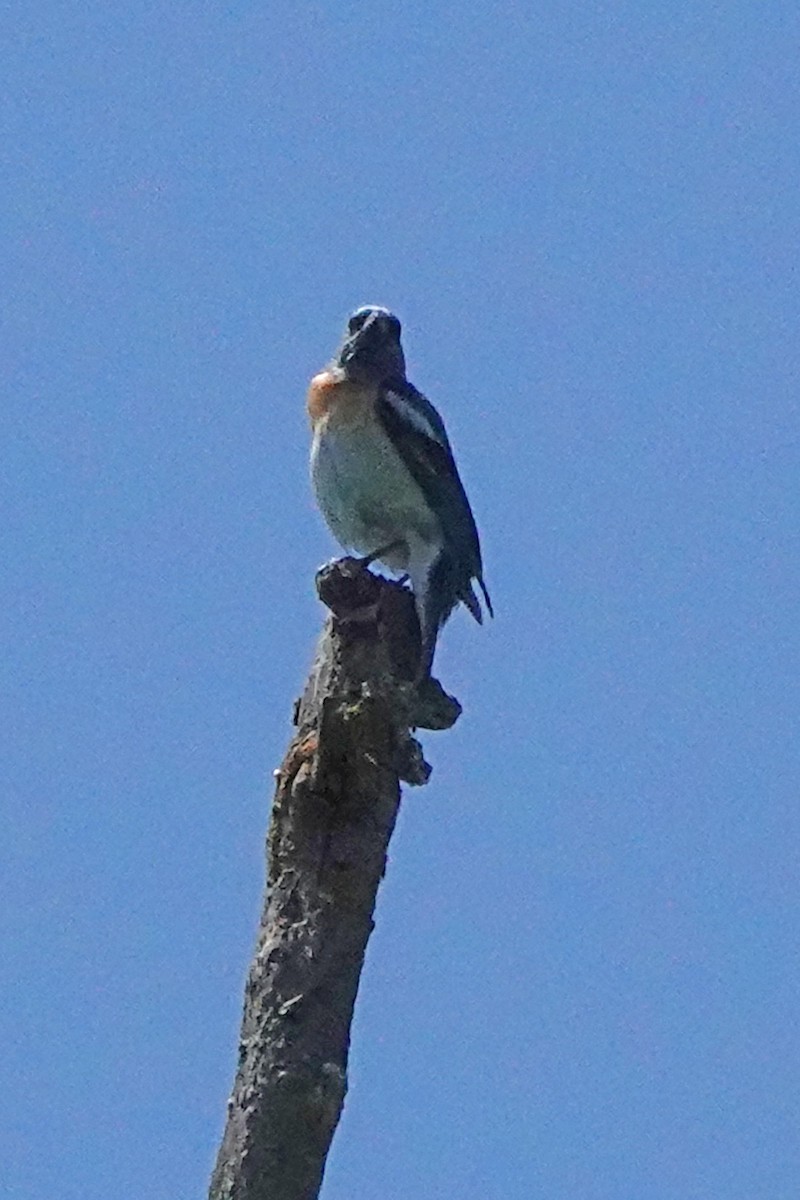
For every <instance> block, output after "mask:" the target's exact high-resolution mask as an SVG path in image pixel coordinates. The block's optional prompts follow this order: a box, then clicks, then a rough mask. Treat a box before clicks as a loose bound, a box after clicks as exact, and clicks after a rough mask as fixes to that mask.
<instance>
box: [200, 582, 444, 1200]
mask: <svg viewBox="0 0 800 1200" xmlns="http://www.w3.org/2000/svg"><path fill="white" fill-rule="evenodd" d="M317 587H318V591H319V594H320V597H321V599H322V600H323V601H324V602H325V603H326V604H327V605H328V607H329V608H330V610H331V613H332V615H331V616H330V617H329V618H328V621H327V622H326V626H325V629H324V631H323V634H322V638H321V640H320V643H319V647H318V650H317V656H316V660H315V662H314V665H313V667H312V670H311V674H310V677H309V680H308V683H307V685H306V689H305V692H304V694H303V696H302V698H301V699H300V700H299V701H298V703H297V706H296V711H295V725H296V726H297V732H296V734H295V736H294V738H293V739H292V742H291V744H290V746H289V750H288V752H287V754H286V757H285V759H284V761H283V764H282V766H281V768H280V770H279V771H276V778H277V787H276V791H275V798H274V801H273V806H272V816H271V820H270V828H269V834H268V839H267V858H268V862H267V892H266V897H265V904H264V911H263V914H262V917H261V924H260V929H259V933H258V939H257V944H256V950H255V956H254V958H253V961H252V964H251V967H250V973H249V977H248V980H247V985H246V989H245V1003H244V1018H243V1022H242V1031H241V1038H240V1043H239V1064H238V1070H237V1074H236V1080H235V1083H234V1088H233V1093H232V1095H231V1098H230V1100H229V1102H228V1118H227V1124H226V1127H225V1133H224V1136H223V1140H222V1145H221V1148H220V1151H219V1156H218V1158H217V1164H216V1167H215V1169H214V1173H213V1176H212V1180H211V1190H210V1193H209V1196H210V1200H313V1198H314V1197H316V1196H317V1195H318V1193H319V1189H320V1185H321V1182H322V1174H323V1170H324V1167H325V1158H326V1155H327V1153H328V1149H329V1147H330V1142H331V1138H332V1137H333V1133H334V1130H335V1129H336V1125H337V1123H338V1120H339V1116H340V1114H341V1110H342V1105H343V1103H344V1097H345V1092H346V1088H347V1054H348V1049H349V1042H350V1023H351V1020H352V1015H353V1007H354V1004H355V999H356V992H357V989H358V981H359V976H360V974H361V968H362V965H363V961H364V954H365V951H366V946H367V940H368V938H369V935H370V933H371V931H372V927H373V920H372V913H373V909H374V906H375V897H376V893H377V889H378V885H379V883H380V880H381V877H382V875H383V872H384V868H385V865H386V850H387V846H388V844H389V838H390V837H391V834H392V830H393V828H394V823H395V819H396V817H397V810H398V806H399V803H400V780H401V779H402V780H406V781H408V782H409V783H414V784H421V783H425V782H426V781H427V778H428V775H429V773H430V768H429V767H428V766H427V764H426V763H425V761H424V759H423V757H422V752H421V749H420V746H419V743H418V742H417V741H416V740H415V739H414V738H412V737H411V735H410V732H409V729H410V727H411V726H417V725H421V726H423V727H427V728H432V729H444V728H447V727H449V726H450V725H452V724H453V722H454V721H455V720H456V719H457V717H458V715H459V712H460V708H459V706H458V703H457V702H456V701H455V700H453V699H452V698H451V697H448V696H446V695H445V694H444V693H443V692H442V691H441V689H440V688H439V687H438V685H437V684H433V683H432V682H430V683H429V686H428V687H427V688H426V689H425V693H424V696H422V697H420V695H419V692H418V691H417V690H416V689H414V687H413V686H412V684H411V683H410V679H411V676H412V675H413V669H414V664H415V663H416V661H417V659H418V655H419V628H418V626H417V623H416V617H415V614H414V606H413V602H412V600H411V597H410V594H409V593H408V592H407V591H406V590H405V589H404V588H402V587H400V586H399V585H398V584H393V583H389V582H387V581H386V580H382V579H378V578H377V577H375V576H373V575H371V574H370V573H369V572H368V571H366V570H364V569H363V568H362V567H361V566H360V565H359V564H358V563H357V562H356V561H355V560H350V559H344V560H342V561H341V562H339V563H334V564H331V565H330V566H329V567H326V568H323V570H322V571H321V572H320V573H319V575H318V576H317Z"/></svg>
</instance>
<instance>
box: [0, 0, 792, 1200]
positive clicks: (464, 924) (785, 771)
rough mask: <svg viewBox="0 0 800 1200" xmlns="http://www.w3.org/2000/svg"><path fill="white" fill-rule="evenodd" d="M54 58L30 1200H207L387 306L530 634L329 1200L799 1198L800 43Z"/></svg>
mask: <svg viewBox="0 0 800 1200" xmlns="http://www.w3.org/2000/svg"><path fill="white" fill-rule="evenodd" d="M2 25H3V26H4V28H3V30H2V38H1V39H0V44H2V46H3V50H2V59H3V61H2V76H1V78H2V84H1V85H0V91H1V92H2V109H1V110H0V114H1V117H2V140H1V141H0V145H2V152H1V154H2V179H3V187H2V191H1V194H0V223H1V227H2V280H3V286H2V293H1V295H0V306H1V307H2V325H3V330H4V332H3V336H2V343H3V345H2V355H0V370H1V371H2V377H3V379H2V383H3V387H2V390H3V404H2V406H1V408H0V422H1V423H2V426H3V431H2V444H3V447H4V454H3V470H2V484H1V485H0V486H1V488H2V492H1V496H2V500H1V503H2V513H3V520H2V525H0V529H1V530H2V534H1V535H0V536H2V542H3V553H2V558H3V565H4V569H3V572H2V576H1V577H0V638H1V639H2V650H1V652H2V661H3V666H4V670H3V672H2V680H3V681H2V693H1V694H0V784H2V813H3V816H2V822H3V825H2V828H3V836H2V838H1V839H0V889H1V891H0V931H1V933H0V937H1V938H2V945H0V964H1V965H0V1045H2V1047H3V1049H2V1052H0V1063H1V1065H0V1070H1V1071H2V1078H3V1080H4V1086H3V1088H2V1091H0V1161H2V1163H3V1168H2V1173H3V1176H4V1180H3V1184H2V1190H3V1193H4V1194H7V1195H8V1196H9V1197H13V1198H14V1200H52V1198H54V1197H58V1200H106V1198H107V1197H108V1196H109V1195H110V1194H113V1195H114V1196H115V1197H117V1198H118V1200H128V1198H130V1200H175V1198H176V1197H180V1198H183V1197H186V1198H187V1200H188V1198H189V1197H193V1196H198V1195H203V1194H204V1191H205V1187H206V1183H207V1178H208V1173H209V1170H210V1167H211V1164H212V1161H213V1157H214V1154H215V1152H216V1147H217V1143H218V1139H219V1134H220V1130H221V1124H222V1119H223V1115H224V1104H225V1100H226V1097H227V1094H228V1090H229V1087H230V1083H231V1079H232V1073H233V1068H234V1063H235V1050H236V1039H237V1033H238V1024H239V1016H240V1005H241V996H242V984H243V978H244V972H245V969H246V965H247V961H248V959H249V955H250V951H251V946H252V940H253V935H254V931H255V926H256V920H257V914H258V910H259V905H260V902H261V890H262V880H263V836H264V831H265V827H266V820H267V812H268V801H269V796H270V793H271V772H272V770H273V768H274V767H275V766H276V765H277V763H278V762H279V760H280V757H281V755H282V752H283V749H284V747H285V744H286V742H287V739H288V737H289V735H290V714H291V708H292V701H293V699H294V697H295V696H296V694H297V693H298V691H299V689H300V687H301V685H302V681H303V678H304V674H305V671H306V668H307V665H308V663H309V660H310V657H311V653H312V647H313V644H314V641H315V638H316V636H317V632H318V628H319V625H320V622H321V618H322V613H321V612H320V609H319V606H318V604H317V602H316V600H315V598H314V594H313V588H312V578H313V572H314V570H315V568H316V567H317V566H318V564H319V563H320V562H322V561H323V560H324V559H325V558H326V557H328V556H330V555H331V554H332V553H333V551H334V547H333V544H332V542H331V538H330V536H329V535H328V533H327V531H326V529H325V528H324V525H323V523H322V521H321V518H319V516H318V515H317V514H316V512H315V511H314V508H313V504H312V500H311V496H310V491H309V486H308V482H307V466H306V460H307V443H308V437H307V431H306V427H305V419H304V415H303V395H304V389H305V384H306V380H307V379H308V377H309V376H310V375H311V374H312V373H313V372H314V371H315V370H318V369H319V367H320V366H321V365H322V364H323V363H324V362H325V361H326V359H327V357H328V356H329V354H330V352H331V351H332V349H333V347H334V345H335V342H336V340H337V338H338V336H339V333H340V329H341V327H342V325H343V322H344V319H345V317H346V315H347V313H348V311H349V310H350V309H352V308H354V307H355V306H357V305H359V304H362V303H365V302H378V303H383V304H387V305H389V306H391V307H392V308H394V309H395V310H396V311H397V312H398V313H399V315H400V316H401V318H402V319H403V322H404V328H405V338H406V352H407V357H408V360H409V367H410V376H411V378H412V379H413V380H414V382H415V383H416V384H417V385H418V386H419V387H420V388H422V389H423V390H424V391H425V392H426V393H427V394H429V396H430V397H431V399H432V400H433V401H434V403H436V404H437V405H438V406H439V407H440V409H441V410H442V412H443V414H444V416H445V418H446V420H447V423H448V428H449V430H450V434H451V438H452V441H453V443H454V446H455V448H456V452H457V457H458V459H459V462H460V465H461V469H462V473H463V476H464V478H465V481H466V483H467V487H468V490H469V493H470V496H471V499H472V502H473V507H474V509H475V512H476V515H477V519H478V523H479V526H480V529H481V532H482V538H483V543H484V553H485V560H486V570H487V581H488V583H489V585H490V587H491V590H492V594H493V599H494V601H495V608H496V612H497V619H496V621H495V622H494V623H493V624H492V625H491V626H489V627H487V628H485V629H483V630H479V629H478V628H477V627H476V626H474V624H473V623H472V622H471V621H470V620H469V618H468V617H467V616H465V615H464V614H463V613H462V614H458V615H456V616H455V617H454V619H453V621H452V624H451V625H450V626H448V628H447V631H446V633H445V636H444V638H443V643H442V648H441V652H440V655H439V658H438V666H439V671H440V674H441V677H442V679H443V681H444V683H445V685H446V686H447V687H448V688H449V689H450V690H453V691H454V692H456V694H457V695H458V696H459V697H460V698H461V700H462V702H463V704H464V706H465V713H464V716H463V718H462V720H461V722H460V724H459V725H458V726H457V727H456V729H454V730H453V731H452V732H450V733H447V734H441V735H434V734H429V735H428V736H427V737H426V739H425V744H426V749H427V753H428V757H429V759H430V760H431V762H432V763H433V765H434V775H433V779H432V782H431V784H430V786H429V787H427V788H425V789H422V790H419V791H410V792H408V793H407V795H406V797H405V801H404V805H403V809H402V813H401V819H400V822H399V826H398V829H397V833H396V835H395V839H394V842H393V845H392V853H391V863H390V870H389V873H388V877H387V879H386V882H385V886H384V888H383V891H382V894H381V897H380V903H379V911H378V925H377V929H376V932H375V934H374V937H373V939H372V943H371V946H370V950H369V955H368V962H367V967H366V971H365V975H364V978H363V983H362V991H361V995H360V1000H359V1007H358V1014H357V1019H356V1023H355V1030H354V1044H353V1053H352V1061H351V1091H350V1096H349V1099H348V1103H347V1108H346V1112H345V1116H344V1119H343V1121H342V1125H341V1127H340V1130H339V1133H338V1135H337V1138H336V1142H335V1145H334V1149H333V1151H332V1154H331V1156H330V1159H329V1166H328V1172H327V1176H326V1183H325V1187H324V1193H323V1194H324V1197H325V1200H345V1198H347V1200H350V1198H351V1197H353V1196H365V1197H368V1196H374V1195H378V1194H380V1195H381V1197H382V1200H412V1198H413V1200H417V1198H418V1197H421V1196H424V1197H425V1198H426V1200H531V1198H532V1197H543V1198H546V1200H561V1198H562V1197H563V1198H564V1200H567V1198H569V1200H573V1198H579V1200H645V1198H646V1200H723V1198H724V1200H754V1198H755V1197H757V1198H758V1200H795V1197H796V1195H797V1180H798V1176H799V1175H800V1134H798V1126H797V1112H798V1105H799V1104H800V1094H799V1093H800V1070H798V1066H799V1065H800V1034H799V1033H798V1019H797V990H798V983H799V982H800V970H799V969H798V951H797V945H798V933H799V932H800V931H799V930H798V920H797V896H798V888H799V886H800V878H798V876H799V875H800V871H799V869H798V853H797V846H798V837H800V816H799V815H798V813H799V810H800V806H798V790H799V788H798V785H799V784H800V763H799V762H798V744H799V739H798V727H797V726H798V709H799V708H800V696H799V695H798V672H799V670H800V662H799V661H798V659H799V656H798V649H800V647H799V646H798V640H799V639H798V619H797V595H798V582H800V581H799V580H798V569H797V564H798V501H797V449H798V382H799V381H798V375H799V374H800V371H799V368H800V361H798V360H799V354H798V344H799V343H798V333H797V330H798V291H797V282H798V280H797V266H798V254H799V252H800V215H799V214H800V207H799V206H798V196H799V195H800V154H798V147H797V129H798V118H799V117H800V75H799V74H798V70H797V47H798V40H799V39H800V13H798V10H797V6H796V5H795V4H789V3H780V2H778V3H774V4H770V5H767V6H764V5H757V4H752V3H751V4H746V3H739V2H737V0H733V2H732V3H730V4H727V5H721V4H708V3H706V4H702V3H701V4H696V3H692V4H689V3H683V2H681V0H678V2H677V3H671V4H669V5H663V4H655V3H637V4H634V3H625V2H622V0H620V2H614V3H612V2H610V0H607V2H605V3H592V4H586V5H565V4H563V3H558V4H556V3H544V4H539V5H534V4H524V3H512V2H511V0H499V2H498V3H495V4H493V5H491V6H489V5H484V4H478V3H476V2H475V0H466V2H465V3H460V4H458V5H456V4H439V5H436V4H433V5H431V4H421V3H409V4H405V5H389V4H381V3H378V4H373V5H361V4H354V3H349V2H348V0H337V2H336V3H333V2H332V0H323V2H321V3H317V4H309V5H304V4H299V5H298V4H290V3H287V2H278V3H274V4H270V5H268V6H265V5H261V4H253V3H232V4H227V5H214V4H207V3H180V2H178V3H173V4H169V5H167V4H163V3H161V4H155V3H150V4H134V5H132V6H131V5H126V6H122V7H121V6H118V5H117V6H112V5H100V4H97V3H93V2H92V0H87V2H86V3H83V4H81V5H73V4H65V3H61V4H55V3H52V2H50V0H41V3H39V4H36V5H30V6H15V7H14V8H13V9H12V7H11V6H7V7H6V8H5V9H4V10H3V16H2Z"/></svg>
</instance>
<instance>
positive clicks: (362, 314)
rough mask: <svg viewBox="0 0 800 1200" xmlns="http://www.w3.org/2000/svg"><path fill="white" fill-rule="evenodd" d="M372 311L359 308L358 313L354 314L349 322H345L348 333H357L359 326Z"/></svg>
mask: <svg viewBox="0 0 800 1200" xmlns="http://www.w3.org/2000/svg"><path fill="white" fill-rule="evenodd" d="M371 311H372V310H371V309H369V308H360V309H359V310H358V312H354V313H353V315H352V317H351V318H350V320H349V321H348V322H347V329H348V332H350V333H358V331H359V329H360V328H361V326H362V325H363V324H364V322H365V321H366V319H367V317H368V316H369V314H370V312H371Z"/></svg>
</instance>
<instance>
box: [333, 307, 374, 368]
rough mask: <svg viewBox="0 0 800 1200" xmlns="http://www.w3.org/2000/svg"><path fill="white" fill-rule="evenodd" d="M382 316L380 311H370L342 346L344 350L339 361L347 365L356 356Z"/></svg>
mask: <svg viewBox="0 0 800 1200" xmlns="http://www.w3.org/2000/svg"><path fill="white" fill-rule="evenodd" d="M380 316H381V314H380V313H370V315H369V316H368V317H367V319H366V321H365V322H364V324H363V325H362V326H361V328H360V329H359V330H357V331H356V333H354V334H352V336H351V337H349V338H348V339H347V340H346V341H345V343H344V345H343V346H342V352H341V354H340V355H339V361H340V363H341V364H342V366H343V367H346V366H347V364H348V363H349V362H350V361H351V359H353V358H355V356H356V354H357V352H358V350H359V349H360V347H361V346H363V345H364V342H365V341H367V339H368V338H370V337H371V331H372V330H373V328H374V326H375V322H376V321H378V320H379V319H380Z"/></svg>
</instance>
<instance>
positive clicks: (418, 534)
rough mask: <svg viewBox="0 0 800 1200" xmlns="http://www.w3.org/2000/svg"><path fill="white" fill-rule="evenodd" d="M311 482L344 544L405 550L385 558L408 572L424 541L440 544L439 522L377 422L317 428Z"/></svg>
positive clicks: (322, 424)
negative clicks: (394, 546)
mask: <svg viewBox="0 0 800 1200" xmlns="http://www.w3.org/2000/svg"><path fill="white" fill-rule="evenodd" d="M311 478H312V482H313V485H314V490H315V492H316V496H317V502H318V503H319V506H320V508H321V509H322V513H323V515H324V517H325V520H326V521H327V522H328V525H329V526H330V528H331V531H332V533H333V534H334V536H335V537H336V538H337V540H338V541H339V542H341V544H342V545H343V546H344V547H346V548H349V549H352V550H355V551H357V553H359V554H372V553H373V552H374V551H375V550H378V549H380V548H381V547H382V546H387V545H389V543H391V542H395V541H397V542H401V543H402V547H401V548H400V549H399V550H397V551H395V552H393V553H392V554H387V555H384V556H382V560H383V561H384V562H385V563H386V565H387V566H389V567H390V568H391V569H392V570H396V571H405V570H406V569H407V568H408V566H409V556H412V557H415V549H416V546H417V545H419V543H420V542H422V543H427V544H430V543H432V542H436V541H438V540H439V536H440V534H439V528H438V522H437V520H436V518H435V516H434V514H433V513H432V512H431V510H430V509H429V507H428V505H427V503H426V501H425V497H424V496H423V494H422V491H421V489H420V488H419V486H418V484H417V483H416V482H415V480H414V478H413V477H412V475H411V474H410V472H409V471H408V469H407V468H406V466H405V464H404V463H403V460H402V459H401V458H400V456H399V454H398V453H397V451H396V450H395V449H394V446H393V445H392V443H391V442H390V440H389V437H388V435H387V434H386V433H384V431H383V429H382V428H381V427H380V426H379V425H377V424H376V423H374V422H373V421H369V422H365V423H359V424H356V425H350V426H347V427H344V428H342V427H338V428H336V429H332V428H330V427H329V425H328V422H327V421H322V422H320V424H319V425H318V427H317V430H316V432H315V435H314V440H313V444H312V448H311Z"/></svg>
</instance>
